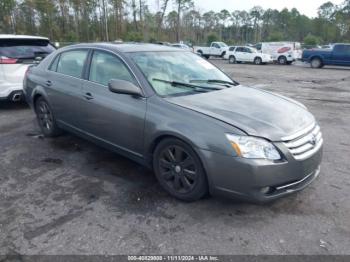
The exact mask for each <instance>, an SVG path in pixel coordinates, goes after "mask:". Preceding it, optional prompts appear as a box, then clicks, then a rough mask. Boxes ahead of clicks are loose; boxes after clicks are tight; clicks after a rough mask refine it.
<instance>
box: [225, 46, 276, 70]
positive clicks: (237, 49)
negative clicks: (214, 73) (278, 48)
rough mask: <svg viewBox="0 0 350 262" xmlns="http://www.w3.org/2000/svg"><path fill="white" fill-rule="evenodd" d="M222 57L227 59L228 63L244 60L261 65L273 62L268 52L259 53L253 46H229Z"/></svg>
mask: <svg viewBox="0 0 350 262" xmlns="http://www.w3.org/2000/svg"><path fill="white" fill-rule="evenodd" d="M224 58H225V59H228V61H229V63H230V64H235V63H240V62H246V63H254V64H256V65H262V64H267V63H272V62H273V59H272V57H271V56H270V55H269V54H262V53H259V52H258V51H257V50H256V49H255V48H252V47H249V46H230V47H229V49H228V52H226V54H225V56H224Z"/></svg>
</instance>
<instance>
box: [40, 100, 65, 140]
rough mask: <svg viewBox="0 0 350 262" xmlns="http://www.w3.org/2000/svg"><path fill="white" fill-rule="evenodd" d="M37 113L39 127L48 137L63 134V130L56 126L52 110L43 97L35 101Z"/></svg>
mask: <svg viewBox="0 0 350 262" xmlns="http://www.w3.org/2000/svg"><path fill="white" fill-rule="evenodd" d="M35 113H36V116H37V119H38V124H39V127H40V129H41V131H42V133H43V134H44V136H46V137H55V136H58V135H59V134H61V130H60V129H59V128H58V126H57V124H56V120H55V117H54V116H53V113H52V110H51V108H50V106H49V104H48V103H47V101H46V100H45V99H44V98H43V97H39V98H38V99H37V100H36V101H35Z"/></svg>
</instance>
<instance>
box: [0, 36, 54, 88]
mask: <svg viewBox="0 0 350 262" xmlns="http://www.w3.org/2000/svg"><path fill="white" fill-rule="evenodd" d="M53 51H55V48H54V47H53V46H52V45H51V44H50V42H49V40H48V39H26V38H23V39H21V38H13V39H11V38H7V39H3V38H2V39H0V87H1V86H2V88H4V86H9V87H12V88H14V87H15V88H18V89H22V83H23V78H24V74H25V71H26V70H27V68H28V66H29V65H31V64H33V63H34V62H35V61H36V59H37V58H38V57H41V58H43V57H45V56H47V55H48V54H50V53H52V52H53Z"/></svg>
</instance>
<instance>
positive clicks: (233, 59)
mask: <svg viewBox="0 0 350 262" xmlns="http://www.w3.org/2000/svg"><path fill="white" fill-rule="evenodd" d="M228 63H229V64H235V63H236V57H235V56H234V55H231V56H230V57H229V58H228Z"/></svg>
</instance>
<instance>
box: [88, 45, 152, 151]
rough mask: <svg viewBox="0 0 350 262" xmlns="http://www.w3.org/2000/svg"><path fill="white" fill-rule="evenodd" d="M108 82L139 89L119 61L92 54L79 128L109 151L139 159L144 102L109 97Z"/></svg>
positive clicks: (109, 55)
mask: <svg viewBox="0 0 350 262" xmlns="http://www.w3.org/2000/svg"><path fill="white" fill-rule="evenodd" d="M112 79H119V80H125V81H129V82H132V83H134V84H135V85H137V86H139V84H138V82H137V80H136V79H135V77H134V75H133V74H132V73H131V71H130V69H129V68H128V66H127V65H126V64H125V62H124V61H123V60H122V59H121V57H119V56H118V55H116V54H114V53H111V52H109V51H102V50H94V51H93V54H92V57H91V63H90V69H89V76H88V80H87V81H84V84H83V95H84V96H85V98H86V99H85V101H84V106H83V111H84V115H83V117H82V128H83V130H84V131H86V132H88V133H89V135H92V136H93V137H95V138H98V139H99V140H101V141H103V142H106V143H108V144H109V145H112V146H113V147H116V148H118V149H122V150H124V151H127V152H130V153H133V154H134V155H138V156H141V155H142V153H143V135H144V134H143V131H144V120H145V115H146V99H145V98H141V97H133V96H131V95H125V94H116V93H112V92H111V91H109V89H108V82H109V81H110V80H112Z"/></svg>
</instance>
